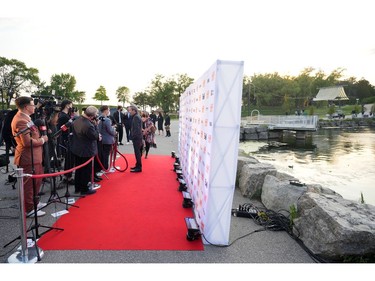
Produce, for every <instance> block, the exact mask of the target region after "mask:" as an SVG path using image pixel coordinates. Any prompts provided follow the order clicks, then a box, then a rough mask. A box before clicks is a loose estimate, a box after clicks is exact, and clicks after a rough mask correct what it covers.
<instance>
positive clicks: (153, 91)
mask: <svg viewBox="0 0 375 281" xmlns="http://www.w3.org/2000/svg"><path fill="white" fill-rule="evenodd" d="M175 87H176V82H175V81H174V80H173V79H172V78H165V77H164V76H163V75H161V74H157V75H156V76H155V78H154V79H153V80H152V81H151V86H150V89H149V92H150V95H151V96H152V97H153V98H154V101H155V103H156V105H157V106H159V107H161V108H162V110H163V111H164V112H169V111H170V109H175V108H176V107H177V104H176V97H175V95H176V93H175Z"/></svg>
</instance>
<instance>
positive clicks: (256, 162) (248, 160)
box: [237, 156, 259, 175]
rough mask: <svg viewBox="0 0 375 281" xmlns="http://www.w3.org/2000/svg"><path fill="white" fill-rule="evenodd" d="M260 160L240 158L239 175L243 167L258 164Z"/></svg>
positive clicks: (238, 161) (238, 163) (238, 160)
mask: <svg viewBox="0 0 375 281" xmlns="http://www.w3.org/2000/svg"><path fill="white" fill-rule="evenodd" d="M258 163H259V160H258V159H255V158H254V157H251V156H238V159H237V175H240V173H241V171H242V167H243V166H244V165H247V164H258Z"/></svg>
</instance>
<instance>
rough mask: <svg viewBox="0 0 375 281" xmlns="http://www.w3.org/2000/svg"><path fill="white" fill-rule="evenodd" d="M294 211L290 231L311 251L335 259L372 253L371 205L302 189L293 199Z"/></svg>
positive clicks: (374, 218)
mask: <svg viewBox="0 0 375 281" xmlns="http://www.w3.org/2000/svg"><path fill="white" fill-rule="evenodd" d="M297 213H298V216H297V218H296V219H295V220H294V227H295V229H294V233H295V234H296V235H297V236H298V237H299V238H300V239H301V240H302V241H303V243H304V244H305V246H306V247H307V248H309V249H310V250H311V251H312V252H313V253H314V254H316V255H318V256H320V257H323V258H326V259H329V260H331V261H339V260H342V259H343V257H344V256H358V257H359V256H365V255H373V254H374V253H375V206H372V205H369V204H360V203H356V202H354V201H350V200H346V199H343V198H342V197H341V196H339V195H337V194H324V193H315V192H306V193H305V194H303V195H302V196H301V198H300V199H299V200H298V202H297Z"/></svg>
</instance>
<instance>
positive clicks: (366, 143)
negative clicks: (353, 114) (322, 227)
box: [239, 128, 375, 205]
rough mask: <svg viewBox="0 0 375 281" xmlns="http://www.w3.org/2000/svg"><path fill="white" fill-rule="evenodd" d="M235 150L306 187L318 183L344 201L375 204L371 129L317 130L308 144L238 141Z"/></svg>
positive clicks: (288, 139)
mask: <svg viewBox="0 0 375 281" xmlns="http://www.w3.org/2000/svg"><path fill="white" fill-rule="evenodd" d="M239 148H240V149H242V150H244V151H245V152H246V153H249V154H250V155H251V156H254V157H255V158H257V159H258V160H259V161H261V162H263V163H270V164H272V165H273V166H275V168H276V169H277V170H278V171H280V172H284V173H287V174H289V175H292V176H294V177H295V178H297V179H299V180H300V181H301V182H303V183H306V184H312V183H316V184H320V185H322V186H324V187H328V188H330V189H332V190H334V191H336V192H337V193H339V194H341V195H342V196H343V197H344V198H346V199H349V200H354V201H357V202H359V201H360V198H361V193H362V194H363V197H364V200H365V203H368V204H372V205H375V161H374V160H375V130H374V129H370V128H357V129H337V128H333V129H324V130H323V129H321V130H318V131H317V132H315V133H313V135H312V138H311V140H310V141H303V142H297V141H296V140H295V138H294V137H293V136H290V137H286V138H285V139H284V143H282V144H280V143H272V142H270V144H269V143H268V142H262V141H246V142H241V143H240V145H239Z"/></svg>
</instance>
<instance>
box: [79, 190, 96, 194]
mask: <svg viewBox="0 0 375 281" xmlns="http://www.w3.org/2000/svg"><path fill="white" fill-rule="evenodd" d="M94 193H96V190H94V189H88V190H85V191H81V195H91V194H94Z"/></svg>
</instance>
